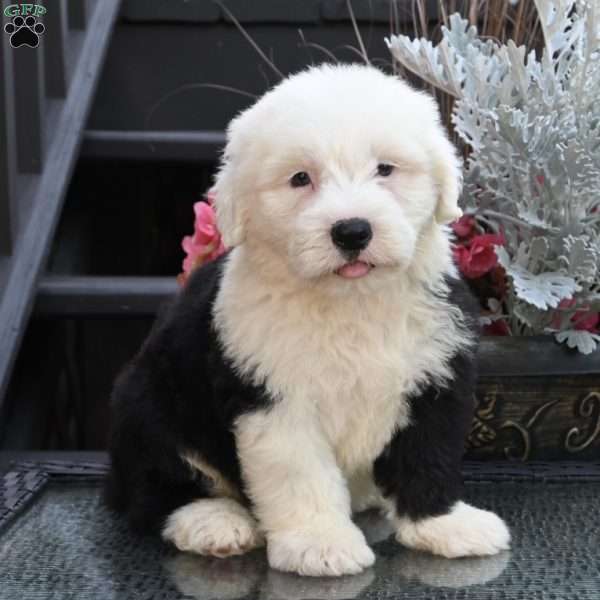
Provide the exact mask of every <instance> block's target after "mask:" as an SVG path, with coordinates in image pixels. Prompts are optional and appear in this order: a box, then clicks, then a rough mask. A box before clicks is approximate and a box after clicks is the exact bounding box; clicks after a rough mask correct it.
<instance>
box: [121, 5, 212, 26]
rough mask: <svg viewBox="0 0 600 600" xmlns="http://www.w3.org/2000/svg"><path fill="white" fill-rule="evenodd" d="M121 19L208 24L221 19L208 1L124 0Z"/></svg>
mask: <svg viewBox="0 0 600 600" xmlns="http://www.w3.org/2000/svg"><path fill="white" fill-rule="evenodd" d="M121 17H122V18H124V19H126V20H127V21H139V22H149V21H162V22H166V21H169V22H176V23H177V22H192V23H197V22H202V23H210V22H214V21H218V20H219V19H220V18H221V11H220V9H219V7H218V6H217V5H216V4H214V3H213V2H211V1H210V0H199V1H198V0H196V1H194V2H189V0H150V1H148V0H125V2H123V9H122V10H121Z"/></svg>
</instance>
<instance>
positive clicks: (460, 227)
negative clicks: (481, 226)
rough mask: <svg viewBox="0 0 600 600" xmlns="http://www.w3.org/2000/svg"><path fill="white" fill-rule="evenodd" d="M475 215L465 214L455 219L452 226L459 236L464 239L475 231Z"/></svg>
mask: <svg viewBox="0 0 600 600" xmlns="http://www.w3.org/2000/svg"><path fill="white" fill-rule="evenodd" d="M475 225H476V221H475V217H473V216H472V215H463V216H462V217H461V218H460V219H458V220H456V221H454V223H452V225H451V227H452V230H453V231H454V233H455V235H456V237H457V238H460V239H464V238H468V237H470V236H471V235H472V234H473V233H474V232H475Z"/></svg>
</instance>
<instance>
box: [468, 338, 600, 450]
mask: <svg viewBox="0 0 600 600" xmlns="http://www.w3.org/2000/svg"><path fill="white" fill-rule="evenodd" d="M476 396H477V398H476V400H477V409H476V414H475V419H474V421H473V427H472V429H471V433H470V435H469V440H468V450H467V454H466V458H467V459H469V460H484V459H497V460H502V459H506V458H508V459H513V460H518V461H526V460H557V459H561V460H593V459H600V351H596V352H595V353H593V354H591V355H588V356H584V355H581V354H577V353H576V352H574V351H571V350H569V349H568V348H566V347H564V346H560V345H558V344H557V343H556V342H555V341H554V339H553V338H552V337H551V336H547V337H522V338H509V337H507V338H491V337H490V338H484V340H483V341H482V344H481V348H480V352H479V383H478V386H477V393H476Z"/></svg>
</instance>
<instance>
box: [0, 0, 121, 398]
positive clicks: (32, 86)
mask: <svg viewBox="0 0 600 600" xmlns="http://www.w3.org/2000/svg"><path fill="white" fill-rule="evenodd" d="M9 4H10V3H9V2H7V1H4V2H3V3H2V8H3V9H6V8H7V7H8V6H9ZM119 5H120V2H119V0H102V1H99V0H96V1H88V0H68V2H67V1H65V0H57V1H53V2H46V13H45V14H44V15H43V17H41V19H42V20H43V22H44V25H45V32H44V34H43V35H42V36H41V41H40V44H39V46H38V47H37V48H30V47H28V46H20V47H17V48H13V47H11V45H10V39H9V36H8V35H7V34H5V33H4V32H2V33H0V35H2V39H1V40H0V72H1V75H0V401H1V398H2V396H3V394H4V391H5V389H6V386H7V384H8V379H9V376H10V373H11V367H12V365H13V361H14V359H15V355H16V351H17V349H18V347H19V343H20V341H21V338H22V336H23V332H24V329H25V326H26V323H27V320H28V318H29V315H30V311H31V307H32V303H33V299H34V296H35V292H36V286H37V282H38V279H39V276H40V274H41V273H42V272H43V269H44V264H45V261H46V258H47V256H48V251H49V248H50V244H51V242H52V239H53V234H54V230H55V227H56V224H57V221H58V218H59V215H60V211H61V206H62V202H63V199H64V196H65V192H66V189H67V186H68V184H69V181H70V178H71V173H72V170H73V167H74V164H75V161H76V159H77V157H78V154H79V148H80V144H81V139H82V136H83V129H84V125H85V122H86V119H87V116H88V112H89V109H90V106H91V102H92V100H93V98H94V93H95V89H96V83H97V81H98V77H99V73H100V69H101V66H102V63H103V60H104V57H105V53H106V50H107V48H108V44H109V41H110V39H111V34H112V31H113V24H114V22H115V18H116V16H117V14H118V10H119ZM4 19H5V21H8V19H7V17H4Z"/></svg>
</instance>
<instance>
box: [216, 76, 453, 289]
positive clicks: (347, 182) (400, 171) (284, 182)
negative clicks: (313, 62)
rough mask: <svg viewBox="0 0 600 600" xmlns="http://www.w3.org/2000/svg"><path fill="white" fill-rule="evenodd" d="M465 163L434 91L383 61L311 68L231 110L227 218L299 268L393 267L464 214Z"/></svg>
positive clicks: (222, 185)
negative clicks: (429, 234) (428, 234)
mask: <svg viewBox="0 0 600 600" xmlns="http://www.w3.org/2000/svg"><path fill="white" fill-rule="evenodd" d="M459 174H460V168H459V162H458V159H457V157H456V154H455V151H454V149H453V147H452V145H451V144H450V142H449V141H448V139H447V137H446V134H445V132H444V130H443V128H442V126H441V124H440V120H439V113H438V110H437V106H436V104H435V102H434V101H433V99H432V98H431V97H429V96H428V95H426V94H424V93H421V92H417V91H415V90H413V89H412V88H410V87H409V86H408V85H407V84H406V83H404V82H402V81H401V80H399V79H398V78H396V77H391V76H387V75H385V74H383V73H382V72H380V71H378V70H377V69H374V68H369V67H363V66H350V65H345V66H335V67H334V66H323V67H319V68H312V69H310V70H308V71H304V72H302V73H300V74H298V75H295V76H293V77H290V78H289V79H287V80H285V81H283V82H282V83H281V84H279V85H278V86H277V87H275V88H274V89H273V90H271V91H270V92H268V93H267V94H265V95H264V96H263V97H262V98H261V99H260V100H259V101H258V102H257V103H256V104H255V105H254V106H252V107H251V108H249V109H248V110H246V111H245V112H243V113H242V114H241V115H239V116H238V117H237V118H236V119H234V120H233V121H232V123H231V125H230V127H229V130H228V142H227V146H226V149H225V153H224V156H223V162H222V166H221V169H220V172H219V174H218V176H217V181H216V194H217V204H216V208H217V218H218V224H219V227H220V229H221V232H222V234H223V236H224V240H225V243H226V245H228V246H237V245H240V244H244V243H246V244H248V246H251V247H252V248H254V249H259V250H260V249H261V248H262V249H264V250H265V251H269V252H270V253H271V254H273V253H275V254H276V255H277V256H279V257H282V258H283V259H284V260H285V261H286V262H287V263H288V266H289V268H290V271H291V272H292V273H295V274H296V275H297V276H298V277H302V278H306V279H323V278H328V279H329V280H330V281H338V282H341V281H342V280H346V281H348V280H352V281H354V280H357V279H365V278H366V279H368V278H372V277H373V276H375V277H377V278H381V277H382V276H388V275H389V276H393V275H397V271H398V270H405V269H407V268H409V267H410V265H411V264H412V263H413V261H415V260H416V257H417V256H418V255H419V252H417V248H418V242H419V239H420V237H421V236H422V234H423V232H424V231H426V230H427V231H430V230H431V228H432V227H434V228H436V227H437V228H438V229H439V228H440V227H442V225H444V224H445V223H448V222H450V221H453V220H454V219H456V218H457V217H459V216H460V214H461V212H460V210H459V208H458V206H457V199H458V195H459V187H460V175H459ZM375 273H378V275H375Z"/></svg>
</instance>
